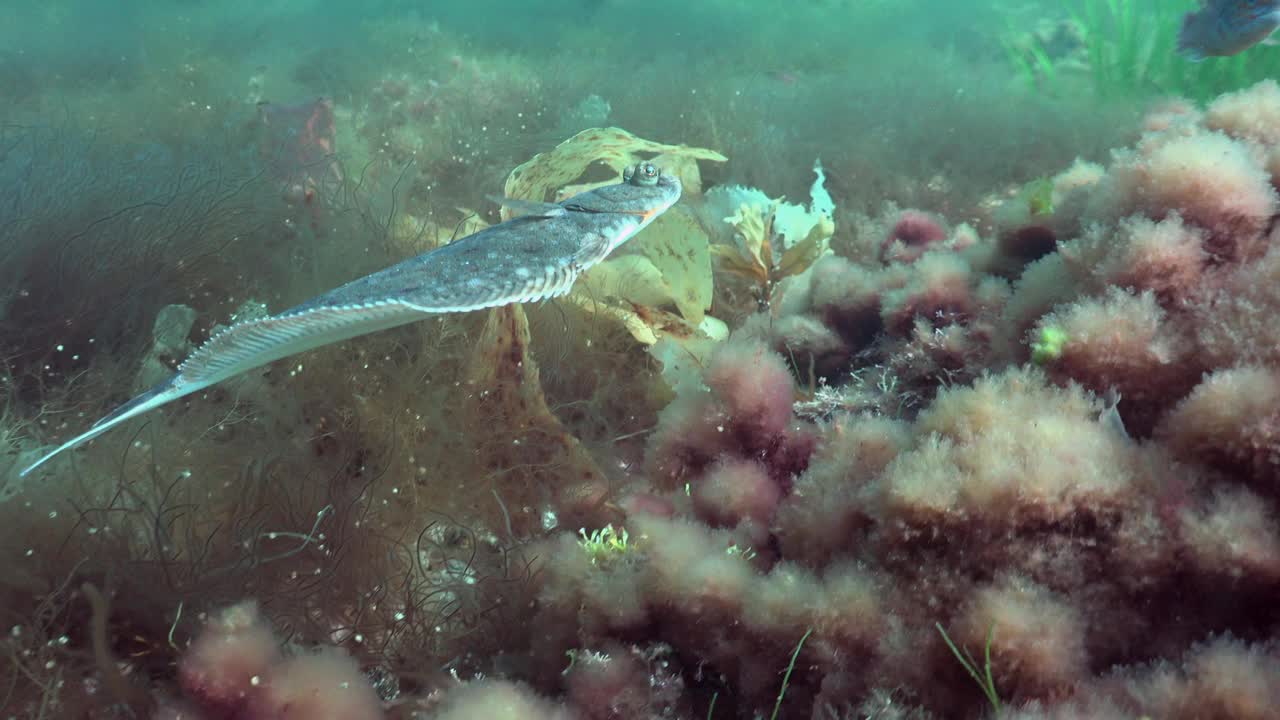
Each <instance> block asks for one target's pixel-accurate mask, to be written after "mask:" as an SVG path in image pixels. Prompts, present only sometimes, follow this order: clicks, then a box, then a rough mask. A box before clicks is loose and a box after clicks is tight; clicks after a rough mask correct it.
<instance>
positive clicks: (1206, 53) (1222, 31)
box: [1178, 0, 1280, 62]
mask: <svg viewBox="0 0 1280 720" xmlns="http://www.w3.org/2000/svg"><path fill="white" fill-rule="evenodd" d="M1201 5H1202V7H1201V8H1200V9H1199V10H1198V11H1196V12H1193V13H1187V14H1186V16H1185V17H1184V18H1183V19H1182V29H1181V31H1179V33H1178V53H1179V54H1180V55H1182V56H1183V57H1185V58H1187V59H1188V60H1193V61H1197V62H1198V61H1200V60H1204V59H1205V58H1207V57H1210V56H1227V55H1235V54H1237V53H1240V52H1243V51H1245V50H1247V49H1249V48H1251V47H1253V46H1254V45H1257V44H1258V43H1260V42H1263V41H1266V40H1267V38H1269V37H1270V36H1271V33H1272V32H1274V31H1275V30H1276V28H1278V27H1280V0H1203V2H1202V3H1201Z"/></svg>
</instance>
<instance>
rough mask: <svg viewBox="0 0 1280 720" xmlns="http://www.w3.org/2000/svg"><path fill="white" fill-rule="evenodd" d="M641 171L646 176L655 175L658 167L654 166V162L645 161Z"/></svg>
mask: <svg viewBox="0 0 1280 720" xmlns="http://www.w3.org/2000/svg"><path fill="white" fill-rule="evenodd" d="M641 171H642V172H643V173H644V176H645V177H653V176H655V175H657V174H658V168H656V167H654V166H653V164H652V163H645V164H644V167H643V168H641Z"/></svg>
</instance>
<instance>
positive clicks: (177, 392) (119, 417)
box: [18, 377, 204, 477]
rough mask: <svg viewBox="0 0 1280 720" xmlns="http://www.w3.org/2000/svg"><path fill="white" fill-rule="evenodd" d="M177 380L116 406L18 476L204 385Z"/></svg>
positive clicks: (23, 475) (167, 381) (168, 381)
mask: <svg viewBox="0 0 1280 720" xmlns="http://www.w3.org/2000/svg"><path fill="white" fill-rule="evenodd" d="M177 380H178V378H177V377H174V378H171V379H169V380H166V381H165V382H164V383H162V384H160V385H157V386H156V387H154V388H152V389H150V390H148V391H147V392H145V393H143V394H141V395H139V396H138V397H136V398H134V399H132V400H130V401H129V402H127V403H125V404H124V405H121V406H120V407H118V408H116V409H115V411H114V412H112V413H111V414H110V415H107V416H106V417H104V418H102V419H101V420H99V421H98V422H96V423H94V424H93V425H92V426H91V427H90V428H89V429H88V430H86V431H84V432H82V433H80V434H79V435H77V436H75V437H73V438H71V439H70V440H68V441H66V442H64V443H62V444H61V445H59V446H58V447H56V448H54V449H53V450H51V451H50V452H48V453H45V455H44V456H43V457H41V458H40V459H39V460H36V461H35V462H34V463H32V464H31V465H28V466H27V467H26V468H25V469H23V470H22V471H21V472H19V473H18V476H19V477H26V476H27V475H28V474H30V473H31V471H32V470H35V469H36V468H38V467H40V466H41V465H44V464H45V463H46V462H48V461H49V460H51V459H53V457H54V456H55V455H58V454H60V453H62V452H63V451H65V450H70V449H71V448H73V447H75V446H77V445H79V444H81V443H85V442H88V441H90V440H92V439H94V438H96V437H98V436H99V435H101V434H102V433H104V432H106V431H108V430H110V429H111V428H113V427H115V426H117V425H119V424H120V423H122V422H125V421H128V420H132V419H133V418H135V417H137V416H139V415H141V414H143V413H145V412H148V411H151V410H154V409H156V408H158V407H160V406H161V405H164V404H166V403H170V402H173V401H174V400H177V399H178V398H180V397H182V396H183V395H189V394H191V393H193V392H195V391H197V390H199V389H201V387H204V386H195V387H189V386H180V385H179V384H178V383H177V382H176V381H177Z"/></svg>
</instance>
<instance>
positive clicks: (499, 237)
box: [21, 163, 681, 476]
mask: <svg viewBox="0 0 1280 720" xmlns="http://www.w3.org/2000/svg"><path fill="white" fill-rule="evenodd" d="M680 190H681V187H680V181H679V179H677V178H676V177H675V176H673V175H666V174H663V173H662V171H661V170H659V169H658V168H657V167H655V166H653V165H652V164H650V163H640V164H638V165H635V166H634V167H629V168H627V169H626V171H625V172H624V173H623V176H622V182H620V183H616V184H613V185H605V186H603V187H598V188H595V189H593V190H588V191H586V192H582V193H579V194H577V195H574V196H573V197H570V198H568V199H566V200H563V201H561V202H559V203H539V202H530V201H524V200H508V199H502V200H501V202H502V203H503V204H504V205H506V206H507V207H509V208H511V209H514V210H517V211H520V212H525V213H528V214H526V215H522V216H520V217H517V218H515V219H513V220H508V221H506V222H504V223H501V224H498V225H494V226H491V227H488V228H485V229H484V230H481V231H480V232H477V233H475V234H472V235H468V236H467V237H464V238H461V239H459V240H457V241H455V242H453V243H450V244H448V245H445V246H443V247H440V248H437V249H435V250H432V251H430V252H427V253H424V254H422V255H418V256H417V257H413V258H409V259H408V260H404V261H403V262H400V263H398V264H396V265H393V266H391V267H389V268H387V269H385V270H381V271H379V272H376V273H374V274H372V275H368V276H366V277H363V278H360V279H359V280H354V281H352V282H350V283H347V284H346V285H343V286H342V287H339V288H337V289H336V290H332V291H330V292H327V293H325V294H323V295H320V296H318V297H315V298H312V299H311V300H308V301H306V302H304V303H302V304H301V305H298V306H295V307H293V308H290V309H288V310H285V311H284V312H281V313H279V314H278V315H273V316H271V317H267V318H262V319H259V320H250V321H247V322H243V323H239V324H237V325H233V326H231V327H229V328H227V329H225V330H223V331H221V332H219V333H218V334H216V335H214V336H213V337H211V338H209V340H208V342H206V343H205V344H204V345H202V346H200V347H199V348H198V349H196V350H195V351H194V352H193V353H191V356H190V357H188V358H187V359H186V360H185V361H184V362H183V363H182V364H181V365H179V366H178V371H177V373H176V374H175V375H174V376H173V377H171V378H170V379H169V380H167V381H165V382H163V383H161V384H159V385H157V386H156V387H154V388H152V389H151V390H148V391H147V392H145V393H143V394H142V395H139V396H138V397H136V398H134V399H133V400H130V401H129V402H127V403H125V404H124V405H122V406H120V407H119V408H117V409H116V410H115V411H114V412H112V413H111V414H109V415H107V416H106V417H104V418H102V419H101V420H99V421H98V422H96V423H94V424H93V425H92V426H91V427H90V428H89V429H88V430H86V431H85V432H84V433H82V434H80V435H78V436H76V437H74V438H72V439H70V440H68V441H66V442H65V443H63V444H62V445H60V446H58V447H57V448H55V449H54V450H53V451H51V452H49V453H48V454H46V455H44V456H43V457H41V458H40V459H39V460H37V461H36V462H35V463H33V464H32V465H30V466H29V467H27V468H26V469H24V470H23V471H22V472H21V475H23V476H25V475H27V474H28V473H30V472H31V471H32V470H35V469H36V468H38V467H40V466H41V465H43V464H44V463H46V462H48V461H49V460H50V459H51V458H53V457H55V456H57V455H58V454H59V453H61V452H63V451H65V450H68V449H70V448H73V447H76V446H77V445H80V444H81V443H84V442H87V441H88V440H91V439H93V438H95V437H97V436H99V435H101V434H102V433H104V432H106V431H108V430H110V429H111V428H113V427H115V426H117V425H119V424H121V423H123V422H125V421H127V420H130V419H132V418H135V417H137V416H139V415H141V414H143V413H145V412H148V411H150V410H154V409H155V408H158V407H160V406H162V405H165V404H167V403H170V402H172V401H174V400H177V399H178V398H181V397H184V396H186V395H190V394H191V393H193V392H197V391H199V390H202V389H204V388H206V387H209V386H210V385H213V384H215V383H218V382H221V381H223V380H226V379H227V378H230V377H234V376H236V375H239V374H240V373H243V372H246V371H248V370H252V369H253V368H256V367H259V366H262V365H266V364H267V363H269V362H272V361H275V360H279V359H281V358H284V357H288V356H290V355H294V354H296V353H300V352H303V351H305V350H312V349H315V348H318V347H322V346H324V345H329V344H331V343H336V342H339V341H342V340H348V339H350V338H353V337H358V336H360V335H366V334H368V333H372V332H376V331H378V330H385V329H387V328H392V327H396V326H397V325H404V324H406V323H411V322H414V321H416V320H420V319H422V318H423V317H424V316H426V315H431V314H435V313H452V312H467V311H469V310H480V309H482V308H491V307H499V306H502V305H508V304H510V303H520V302H532V301H537V300H542V299H546V298H554V297H559V296H561V295H564V294H565V293H567V292H569V290H570V289H571V288H572V287H573V283H574V281H575V280H577V279H578V276H579V275H581V274H582V272H583V271H585V270H586V269H587V268H589V267H591V266H592V265H595V264H596V263H598V262H600V261H601V260H603V259H604V258H605V257H606V256H608V255H609V253H610V252H612V251H613V250H614V248H616V247H618V246H619V245H621V244H622V243H624V242H626V241H627V240H628V239H630V238H631V237H632V236H633V235H635V234H636V233H638V232H640V231H641V230H642V229H644V228H645V226H647V225H648V224H649V223H650V222H652V221H653V219H654V218H656V217H657V216H658V215H661V214H662V213H663V212H665V211H666V210H667V209H668V208H670V207H671V206H672V205H674V204H675V202H676V201H677V200H679V199H680Z"/></svg>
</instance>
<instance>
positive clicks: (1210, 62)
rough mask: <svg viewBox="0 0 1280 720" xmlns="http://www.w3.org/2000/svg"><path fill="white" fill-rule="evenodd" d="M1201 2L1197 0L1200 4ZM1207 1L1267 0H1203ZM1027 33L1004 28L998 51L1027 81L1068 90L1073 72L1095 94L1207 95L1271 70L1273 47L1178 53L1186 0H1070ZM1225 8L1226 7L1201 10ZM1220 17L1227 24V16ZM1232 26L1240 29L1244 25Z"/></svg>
mask: <svg viewBox="0 0 1280 720" xmlns="http://www.w3.org/2000/svg"><path fill="white" fill-rule="evenodd" d="M1200 5H1201V6H1203V5H1205V4H1204V3H1201V4H1200ZM1208 5H1209V6H1210V7H1211V8H1218V7H1234V6H1240V7H1244V6H1246V5H1259V6H1269V5H1271V3H1231V2H1227V3H1216V2H1215V3H1208ZM1062 9H1063V10H1062V11H1065V15H1064V16H1062V17H1056V18H1055V17H1054V16H1053V15H1050V17H1049V18H1046V19H1044V20H1042V21H1041V23H1040V24H1039V27H1038V28H1037V29H1035V30H1034V31H1032V32H1024V31H1021V30H1019V29H1016V28H1010V30H1009V31H1008V32H1006V35H1005V39H1004V47H1005V54H1006V56H1007V57H1008V59H1009V61H1010V63H1011V65H1012V66H1013V67H1015V68H1016V69H1017V72H1018V74H1019V76H1020V77H1022V78H1023V80H1024V81H1025V82H1026V83H1027V85H1028V87H1032V88H1036V89H1037V90H1038V91H1042V92H1050V93H1066V92H1073V91H1075V90H1074V81H1075V80H1076V79H1077V78H1080V79H1084V80H1086V81H1087V87H1088V88H1089V89H1090V90H1092V91H1093V92H1094V93H1096V94H1097V95H1098V96H1099V97H1101V98H1107V99H1112V100H1115V99H1123V98H1133V97H1149V96H1180V97H1186V98H1190V99H1193V100H1200V101H1205V100H1210V99H1212V98H1213V97H1215V96H1216V95H1218V94H1219V93H1222V92H1226V91H1230V90H1238V89H1241V88H1244V87H1247V86H1249V85H1252V84H1253V83H1256V82H1259V81H1261V80H1265V79H1267V78H1274V77H1276V75H1277V73H1278V72H1280V54H1277V53H1275V52H1273V51H1270V50H1271V48H1269V47H1260V48H1257V51H1255V52H1241V53H1238V54H1234V55H1230V56H1226V57H1209V58H1202V61H1196V60H1194V59H1192V58H1189V57H1187V56H1186V55H1185V54H1183V53H1180V52H1179V40H1178V38H1179V33H1180V31H1181V29H1182V27H1183V18H1184V16H1186V15H1187V14H1188V13H1192V12H1200V11H1201V10H1200V7H1198V6H1197V4H1196V3H1194V2H1186V3H1183V2H1172V1H1170V2H1163V1H1162V2H1143V1H1141V0H1072V1H1071V2H1067V3H1063V4H1062ZM1203 12H1205V13H1212V14H1214V17H1215V19H1216V18H1217V13H1219V12H1220V13H1222V14H1223V15H1225V14H1227V13H1228V12H1229V11H1228V10H1221V11H1219V10H1216V9H1210V10H1204V11H1203ZM1221 22H1222V24H1224V25H1228V26H1231V25H1232V23H1231V22H1229V21H1225V20H1224V21H1221ZM1236 32H1238V33H1240V34H1243V33H1244V32H1245V30H1244V28H1243V27H1242V28H1241V29H1239V30H1237V31H1236Z"/></svg>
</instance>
